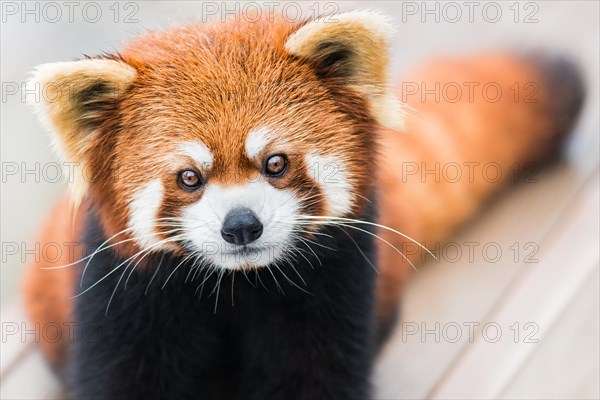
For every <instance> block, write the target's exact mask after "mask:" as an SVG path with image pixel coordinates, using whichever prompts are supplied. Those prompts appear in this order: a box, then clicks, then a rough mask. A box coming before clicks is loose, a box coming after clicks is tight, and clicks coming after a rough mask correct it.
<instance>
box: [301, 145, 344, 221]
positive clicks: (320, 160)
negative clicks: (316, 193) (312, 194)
mask: <svg viewBox="0 0 600 400" xmlns="http://www.w3.org/2000/svg"><path fill="white" fill-rule="evenodd" d="M306 165H307V167H308V171H309V174H311V175H312V176H313V179H314V180H315V183H316V184H317V185H319V187H320V188H321V189H322V190H323V192H324V194H325V199H326V200H327V214H328V215H330V216H333V217H340V216H342V215H344V214H346V213H347V212H349V211H350V209H351V208H352V195H351V193H352V186H351V185H350V183H349V182H348V172H347V170H346V167H345V165H344V163H343V162H341V161H340V160H339V159H338V158H336V157H335V156H323V155H319V154H316V153H309V154H308V155H307V156H306Z"/></svg>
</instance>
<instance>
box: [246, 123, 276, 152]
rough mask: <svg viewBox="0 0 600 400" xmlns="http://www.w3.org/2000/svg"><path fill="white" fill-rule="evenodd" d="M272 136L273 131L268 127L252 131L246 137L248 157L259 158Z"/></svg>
mask: <svg viewBox="0 0 600 400" xmlns="http://www.w3.org/2000/svg"><path fill="white" fill-rule="evenodd" d="M272 136H273V132H272V131H271V129H269V128H267V127H261V128H258V129H254V130H252V131H250V133H249V134H248V137H247V138H246V154H247V155H248V157H250V158H257V157H258V156H259V154H260V152H261V151H262V150H263V149H264V148H265V146H266V145H267V144H268V143H269V139H270V138H271V137H272Z"/></svg>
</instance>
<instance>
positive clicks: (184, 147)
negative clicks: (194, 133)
mask: <svg viewBox="0 0 600 400" xmlns="http://www.w3.org/2000/svg"><path fill="white" fill-rule="evenodd" d="M178 150H179V152H181V153H182V154H185V155H186V156H188V157H190V158H191V159H193V160H194V161H196V162H197V163H198V164H200V165H203V166H205V167H207V168H209V167H210V166H211V164H212V162H213V155H212V153H211V152H210V150H209V149H208V147H206V145H205V144H204V143H202V142H197V141H190V142H185V143H182V144H181V145H179V147H178Z"/></svg>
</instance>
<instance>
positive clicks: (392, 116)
mask: <svg viewBox="0 0 600 400" xmlns="http://www.w3.org/2000/svg"><path fill="white" fill-rule="evenodd" d="M393 32H394V29H393V26H392V25H391V23H390V21H389V19H388V18H387V17H385V16H383V15H381V14H378V13H376V12H373V11H352V12H347V13H342V14H338V15H332V16H328V17H324V18H319V19H316V20H314V21H311V22H308V23H307V24H305V25H303V26H302V27H301V28H299V29H298V30H297V31H296V32H294V33H292V34H291V35H290V37H289V38H288V39H287V42H286V44H285V49H286V50H287V51H288V52H289V53H290V54H293V55H295V56H298V57H303V58H308V59H311V60H313V61H314V62H315V65H316V66H317V68H318V70H317V73H318V74H319V75H322V76H326V77H328V76H336V77H339V78H343V79H346V80H347V82H348V85H350V86H352V87H354V88H355V89H356V90H358V91H359V92H360V93H362V94H363V95H364V96H365V97H366V98H367V100H368V102H369V106H370V109H371V110H370V111H371V114H372V115H373V117H374V118H375V119H376V120H377V121H378V122H379V123H380V124H382V125H384V126H387V127H390V128H392V129H401V128H402V126H403V118H402V117H403V115H402V114H403V113H402V107H401V105H400V102H399V101H398V100H397V99H396V98H395V97H394V96H393V94H392V93H391V90H390V87H389V85H388V66H389V58H390V55H389V42H390V39H391V36H392V35H393Z"/></svg>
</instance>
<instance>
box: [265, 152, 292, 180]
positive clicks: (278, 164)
mask: <svg viewBox="0 0 600 400" xmlns="http://www.w3.org/2000/svg"><path fill="white" fill-rule="evenodd" d="M286 169H287V158H286V157H285V156H284V155H283V154H275V155H273V156H270V157H268V158H267V160H266V161H265V173H266V174H267V175H270V176H280V175H282V174H283V173H284V172H285V170H286Z"/></svg>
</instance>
